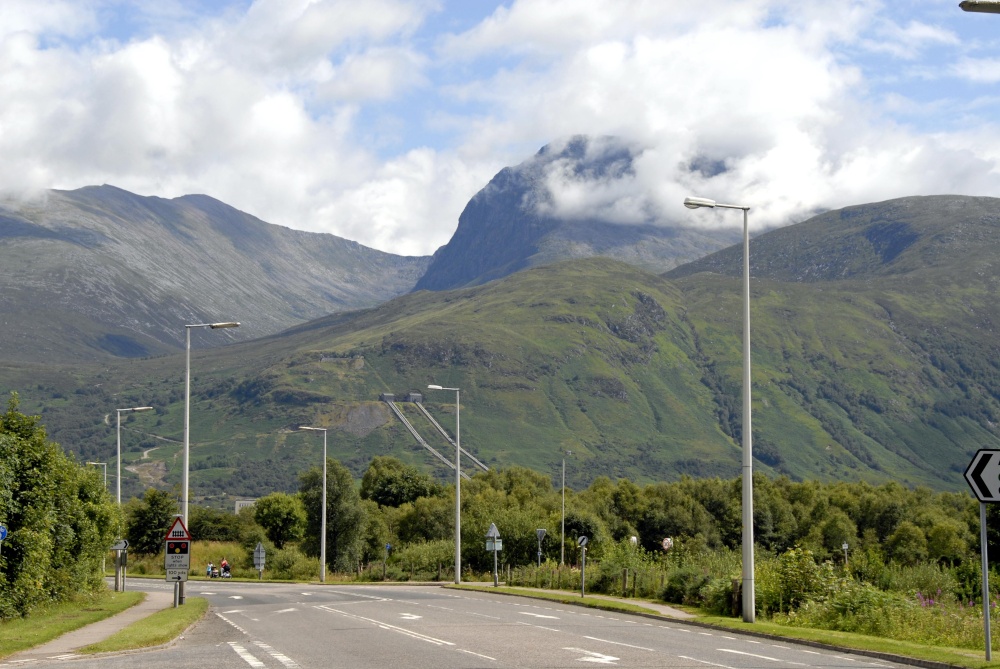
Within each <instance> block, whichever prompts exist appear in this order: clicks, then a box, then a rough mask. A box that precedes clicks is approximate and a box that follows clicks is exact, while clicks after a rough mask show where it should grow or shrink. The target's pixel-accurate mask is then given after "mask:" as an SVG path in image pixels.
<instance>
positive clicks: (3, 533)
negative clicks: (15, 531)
mask: <svg viewBox="0 0 1000 669" xmlns="http://www.w3.org/2000/svg"><path fill="white" fill-rule="evenodd" d="M6 538H7V526H6V525H0V541H3V540H4V539H6Z"/></svg>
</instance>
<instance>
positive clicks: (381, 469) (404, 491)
mask: <svg viewBox="0 0 1000 669" xmlns="http://www.w3.org/2000/svg"><path fill="white" fill-rule="evenodd" d="M440 490H441V487H440V486H439V485H437V484H436V483H434V481H433V480H432V479H431V477H430V476H427V475H426V474H422V473H421V472H420V470H419V469H417V468H416V467H414V466H412V465H407V464H405V463H403V462H402V461H400V460H398V459H396V458H394V457H392V456H389V455H379V456H376V457H374V458H372V461H371V463H370V464H369V465H368V469H367V470H365V474H364V476H363V477H362V478H361V499H370V500H372V501H373V502H376V503H378V504H379V505H380V506H393V507H398V506H402V505H403V504H406V503H407V502H412V501H414V500H416V499H418V498H420V497H431V496H433V495H436V494H438V493H439V492H440Z"/></svg>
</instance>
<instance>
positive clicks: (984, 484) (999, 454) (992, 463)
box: [965, 449, 1000, 502]
mask: <svg viewBox="0 0 1000 669" xmlns="http://www.w3.org/2000/svg"><path fill="white" fill-rule="evenodd" d="M965 480H966V481H968V482H969V487H971V488H972V494H973V495H975V496H976V499H978V500H979V501H980V502H1000V451H997V450H989V449H982V450H979V451H976V454H975V455H974V456H972V462H970V463H969V467H968V468H967V469H966V470H965Z"/></svg>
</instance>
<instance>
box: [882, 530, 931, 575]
mask: <svg viewBox="0 0 1000 669" xmlns="http://www.w3.org/2000/svg"><path fill="white" fill-rule="evenodd" d="M887 543H888V552H889V556H890V557H891V558H892V559H893V560H895V561H896V562H899V563H900V564H905V565H914V564H917V563H918V562H922V561H924V560H926V559H927V537H926V536H924V531H923V530H921V529H920V528H919V527H917V526H916V525H914V524H913V523H911V522H910V521H908V520H904V521H903V522H901V523H900V524H899V526H898V527H897V528H896V531H895V532H893V533H892V536H890V537H889V541H888V542H887Z"/></svg>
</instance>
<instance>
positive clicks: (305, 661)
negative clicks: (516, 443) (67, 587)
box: [45, 579, 897, 669]
mask: <svg viewBox="0 0 1000 669" xmlns="http://www.w3.org/2000/svg"><path fill="white" fill-rule="evenodd" d="M129 586H130V589H143V590H145V589H159V588H172V586H170V585H168V584H166V583H158V582H149V581H139V580H137V579H136V580H131V581H130V583H129ZM187 594H188V596H203V597H206V598H208V599H209V601H210V602H211V603H212V608H211V609H210V611H209V613H208V615H207V617H206V618H205V620H204V621H203V622H201V623H199V624H198V625H197V626H195V627H194V628H193V629H192V630H190V631H189V632H188V634H187V635H185V637H184V638H183V639H181V640H179V641H178V642H177V643H175V644H173V645H171V646H170V647H168V648H163V649H159V650H153V651H147V652H143V653H132V654H125V655H116V656H105V657H101V658H96V659H74V660H72V661H69V662H65V663H64V664H65V665H67V666H69V665H72V667H74V669H76V668H81V669H119V668H121V669H125V668H129V669H134V668H135V667H142V668H143V669H145V668H150V669H158V668H160V667H163V668H164V669H166V668H167V667H169V668H171V669H180V668H186V667H191V668H195V667H197V668H198V669H206V668H209V669H247V668H248V667H250V668H253V669H264V668H268V669H296V668H298V667H302V668H304V669H311V668H314V667H315V668H317V669H319V668H323V669H340V668H344V669H386V668H390V669H402V668H410V667H412V668H417V669H421V668H425V667H426V668H428V669H430V668H433V669H452V668H454V669H459V668H463V669H478V668H482V667H487V668H490V669H494V668H496V669H499V668H504V667H524V668H539V669H541V668H544V669H561V668H564V667H575V668H578V669H579V668H581V667H582V668H586V667H593V666H596V665H605V666H616V667H690V668H692V669H710V668H713V667H714V668H721V669H757V668H766V669H784V668H786V667H787V668H790V669H810V668H817V669H819V668H824V669H825V668H844V669H868V668H870V667H882V668H884V667H893V666H897V665H893V664H892V663H889V662H885V661H881V660H874V659H871V658H866V657H863V656H859V655H846V654H843V653H836V652H829V651H823V650H817V649H814V648H810V647H806V646H799V645H796V644H793V643H776V642H772V641H767V640H762V639H755V638H753V637H748V636H742V635H739V634H733V633H728V632H718V631H713V630H706V629H703V628H699V627H695V626H689V625H685V624H683V623H679V622H668V621H659V620H651V619H649V618H644V617H641V616H631V615H628V614H619V613H607V612H601V611H594V610H590V609H584V608H578V607H573V606H567V605H561V604H550V603H547V602H543V601H539V600H531V599H524V598H518V597H507V596H500V595H492V594H485V593H478V592H465V591H456V590H447V589H444V588H439V587H430V586H378V585H376V586H332V585H328V586H318V585H315V584H313V585H285V584H267V583H264V584H257V583H236V582H232V581H210V582H196V581H191V582H189V583H188V585H187ZM45 664H48V663H45Z"/></svg>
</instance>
